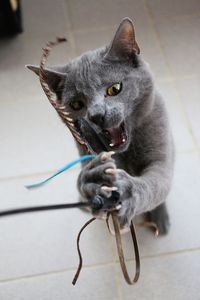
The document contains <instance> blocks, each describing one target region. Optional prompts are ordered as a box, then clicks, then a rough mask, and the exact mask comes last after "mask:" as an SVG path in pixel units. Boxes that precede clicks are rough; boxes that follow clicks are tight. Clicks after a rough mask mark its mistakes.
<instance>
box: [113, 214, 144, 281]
mask: <svg viewBox="0 0 200 300" xmlns="http://www.w3.org/2000/svg"><path fill="white" fill-rule="evenodd" d="M111 216H112V220H113V225H114V230H115V238H116V244H117V251H118V255H119V261H120V265H121V269H122V272H123V275H124V278H125V280H126V282H127V283H128V284H130V285H133V284H135V283H136V282H137V281H138V279H139V276H140V255H139V249H138V244H137V238H136V234H135V228H134V225H133V222H132V221H131V225H130V231H131V236H132V240H133V246H134V251H135V275H134V278H133V279H131V278H130V276H129V274H128V271H127V267H126V263H125V258H124V252H123V247H122V239H121V234H120V225H119V221H118V216H117V214H116V213H115V212H113V213H111Z"/></svg>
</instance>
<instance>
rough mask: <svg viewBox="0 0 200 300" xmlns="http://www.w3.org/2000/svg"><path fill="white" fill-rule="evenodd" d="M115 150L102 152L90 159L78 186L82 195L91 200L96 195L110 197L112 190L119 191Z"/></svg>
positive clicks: (81, 174) (82, 172)
mask: <svg viewBox="0 0 200 300" xmlns="http://www.w3.org/2000/svg"><path fill="white" fill-rule="evenodd" d="M113 154H114V152H102V153H101V154H99V155H98V156H96V157H95V158H94V159H93V160H92V161H90V162H89V163H88V164H87V165H86V166H85V167H84V168H83V170H82V171H81V173H80V175H79V179H78V188H79V191H80V193H81V195H82V196H83V197H84V198H85V199H87V200H91V199H93V198H94V197H95V196H96V195H100V196H103V197H104V198H108V197H110V196H111V193H112V191H117V190H118V188H117V186H116V174H117V168H116V164H115V161H114V159H113V158H112V155H113Z"/></svg>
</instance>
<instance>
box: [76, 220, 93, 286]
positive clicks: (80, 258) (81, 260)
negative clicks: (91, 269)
mask: <svg viewBox="0 0 200 300" xmlns="http://www.w3.org/2000/svg"><path fill="white" fill-rule="evenodd" d="M94 220H96V218H92V219H90V220H88V221H87V222H86V223H85V224H84V225H83V227H82V228H81V230H80V231H79V233H78V236H77V241H76V243H77V250H78V255H79V265H78V269H77V271H76V274H75V276H74V279H73V281H72V284H73V285H75V284H76V281H77V279H78V277H79V274H80V271H81V269H82V265H83V258H82V255H81V251H80V245H79V244H80V237H81V233H82V232H83V230H84V229H85V228H86V227H87V226H88V225H89V224H90V223H92V222H93V221H94Z"/></svg>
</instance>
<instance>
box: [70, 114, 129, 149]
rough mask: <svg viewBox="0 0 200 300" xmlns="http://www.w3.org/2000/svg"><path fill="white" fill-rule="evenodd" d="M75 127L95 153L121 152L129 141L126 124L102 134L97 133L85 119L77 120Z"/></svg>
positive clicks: (103, 131)
mask: <svg viewBox="0 0 200 300" xmlns="http://www.w3.org/2000/svg"><path fill="white" fill-rule="evenodd" d="M75 126H76V128H77V130H78V132H79V133H80V134H81V136H82V137H83V138H84V139H85V141H87V144H88V145H89V146H90V148H91V149H92V150H93V151H94V152H95V153H100V152H101V151H110V149H112V150H118V149H119V150H120V149H121V148H123V147H124V146H125V145H126V143H127V140H128V137H127V133H126V129H125V124H124V122H123V123H121V125H120V126H119V127H112V128H106V129H104V130H102V131H101V132H97V131H96V130H95V128H94V127H93V126H91V125H90V123H89V122H88V121H87V120H85V119H84V118H79V119H77V120H76V122H75Z"/></svg>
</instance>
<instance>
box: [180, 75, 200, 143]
mask: <svg viewBox="0 0 200 300" xmlns="http://www.w3.org/2000/svg"><path fill="white" fill-rule="evenodd" d="M177 86H178V92H179V94H180V98H181V101H182V102H183V104H184V109H185V111H186V113H187V117H188V119H189V122H190V125H191V128H192V133H193V135H194V137H195V140H196V141H197V143H198V146H199V147H200V130H199V124H200V101H199V99H200V76H198V77H194V78H187V79H179V80H177Z"/></svg>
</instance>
